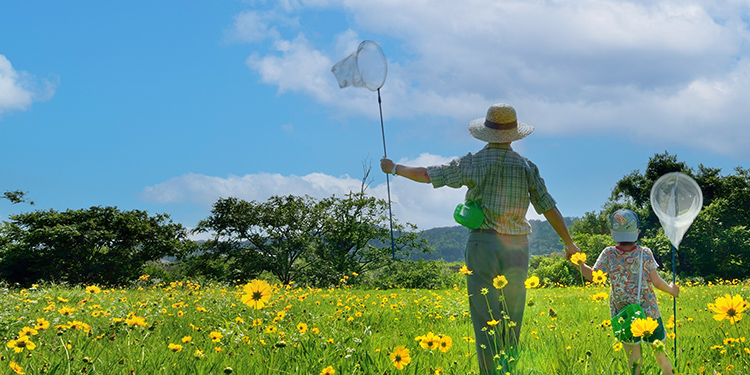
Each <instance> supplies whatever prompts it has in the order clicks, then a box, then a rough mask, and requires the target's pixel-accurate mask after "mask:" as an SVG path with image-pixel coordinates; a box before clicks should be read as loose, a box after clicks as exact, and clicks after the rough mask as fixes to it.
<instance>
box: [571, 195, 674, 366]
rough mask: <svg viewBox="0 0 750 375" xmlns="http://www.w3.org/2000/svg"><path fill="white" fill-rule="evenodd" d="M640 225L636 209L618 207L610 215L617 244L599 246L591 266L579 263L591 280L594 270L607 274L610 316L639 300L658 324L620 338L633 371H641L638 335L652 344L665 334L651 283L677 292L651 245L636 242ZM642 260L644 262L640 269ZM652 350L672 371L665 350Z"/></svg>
mask: <svg viewBox="0 0 750 375" xmlns="http://www.w3.org/2000/svg"><path fill="white" fill-rule="evenodd" d="M639 227H640V226H639V221H638V215H636V214H635V212H633V211H631V210H627V209H621V210H617V211H616V212H615V213H614V214H612V217H611V218H610V228H611V231H612V239H613V240H615V242H617V246H610V247H607V248H606V249H604V250H602V253H601V254H600V255H599V259H597V260H596V263H595V264H594V267H593V268H592V267H589V266H588V265H586V264H585V263H581V268H580V271H581V274H583V276H584V277H585V278H586V279H588V280H592V278H593V271H594V270H597V271H599V270H601V271H603V272H605V273H607V274H608V275H609V281H610V284H611V285H612V290H611V291H610V295H609V309H610V313H611V314H612V316H613V317H614V316H615V315H617V313H618V312H620V310H621V309H622V308H624V307H625V306H627V305H629V304H631V303H638V304H640V305H641V307H642V308H643V311H644V313H645V314H646V316H647V317H651V318H652V319H654V320H656V321H657V322H658V324H659V326H658V328H656V330H654V333H653V334H652V335H651V336H649V337H643V338H640V337H635V338H633V341H632V342H623V344H624V347H625V351H626V353H627V355H628V366H629V367H630V368H631V369H632V368H633V364H634V363H635V364H636V370H635V374H636V375H638V374H640V372H641V363H640V362H641V346H640V343H641V339H642V340H643V341H645V342H647V343H649V344H652V345H653V343H654V341H656V340H660V341H662V342H663V341H664V339H665V338H666V331H665V330H664V323H663V322H662V319H661V312H660V311H659V305H658V304H657V302H656V295H655V294H654V289H653V288H652V287H651V285H652V284H653V286H655V287H656V288H657V289H659V290H661V291H663V292H666V293H669V294H670V295H672V296H674V297H677V296H678V295H679V293H680V289H679V287H678V286H677V285H675V284H674V283H669V284H667V282H666V281H664V280H663V279H662V278H661V277H660V276H659V274H658V273H657V272H656V267H657V264H656V260H654V255H653V253H652V252H651V249H649V248H647V247H641V246H638V245H636V244H635V242H636V241H637V240H638V235H639V234H640V232H641V231H640V229H639ZM641 264H643V270H642V271H641V268H640V267H641ZM639 274H640V275H641V293H640V296H641V298H640V301H638V275H639ZM649 282H650V283H649ZM654 353H655V356H656V363H657V364H658V365H659V368H661V370H662V372H663V373H664V374H668V375H672V364H671V363H670V361H669V358H667V355H666V353H665V352H664V350H655V351H654Z"/></svg>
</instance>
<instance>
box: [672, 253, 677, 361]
mask: <svg viewBox="0 0 750 375" xmlns="http://www.w3.org/2000/svg"><path fill="white" fill-rule="evenodd" d="M675 250H676V249H675V247H674V245H672V284H676V283H677V274H676V273H675V269H676V268H675V260H674V259H675V256H674V254H675V253H676V251H675ZM672 311H673V312H674V322H673V323H674V327H673V329H674V367H675V368H676V367H677V298H675V297H674V296H672Z"/></svg>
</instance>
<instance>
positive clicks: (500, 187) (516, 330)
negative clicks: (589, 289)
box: [380, 104, 579, 374]
mask: <svg viewBox="0 0 750 375" xmlns="http://www.w3.org/2000/svg"><path fill="white" fill-rule="evenodd" d="M533 130H534V127H533V126H531V125H529V124H525V123H522V122H518V120H517V117H516V111H515V109H514V108H513V107H512V106H510V105H508V104H494V105H492V106H490V108H489V109H488V110H487V116H486V117H484V118H479V119H476V120H474V121H472V122H471V123H469V132H470V133H471V135H472V136H474V137H475V138H477V139H479V140H481V141H484V142H487V145H486V146H485V147H484V148H483V149H481V150H480V151H478V152H476V153H474V154H472V153H469V154H467V155H465V156H463V157H460V158H458V159H455V160H452V161H451V162H449V163H448V164H444V165H437V166H430V167H409V166H405V165H397V164H394V163H393V161H391V160H390V159H386V158H383V159H382V160H381V161H380V167H381V169H382V170H383V172H385V173H392V174H394V175H400V176H404V177H406V178H408V179H410V180H413V181H417V182H423V183H431V184H432V186H433V187H435V188H439V187H442V186H449V187H452V188H460V187H461V186H466V187H468V191H467V192H466V200H467V201H469V200H473V201H476V202H478V203H479V204H480V207H481V209H482V212H483V214H484V221H483V222H482V224H481V226H480V227H479V229H474V230H471V231H470V233H469V240H468V242H467V244H466V266H467V268H468V270H470V271H472V274H471V275H467V289H468V294H469V308H470V312H471V320H472V324H473V326H474V334H475V337H476V347H477V358H478V359H479V369H480V372H481V373H482V374H494V373H495V371H496V369H497V368H498V364H497V363H504V362H505V361H507V357H504V355H503V353H504V351H505V350H508V349H511V348H513V347H515V346H516V345H517V344H518V340H519V337H520V333H521V322H522V321H523V312H524V307H525V305H526V288H525V285H524V281H526V278H527V276H528V275H527V274H528V267H529V242H528V235H529V234H530V233H531V225H529V223H528V221H527V220H526V212H527V211H528V208H529V203H531V204H532V205H533V206H534V209H535V210H536V211H537V212H538V213H540V214H542V215H544V217H545V218H546V219H547V221H548V222H549V223H550V224H551V225H552V228H553V229H554V230H555V231H556V232H557V234H558V235H559V236H560V238H562V240H563V242H564V244H565V251H566V253H567V254H568V256H570V255H571V254H573V253H575V252H578V251H579V250H578V247H577V246H576V245H575V244H574V243H573V240H572V239H571V237H570V234H569V233H568V229H567V227H566V226H565V222H564V220H563V217H562V214H561V213H560V211H559V210H558V209H557V206H556V202H555V200H554V199H553V198H552V196H551V195H550V194H549V193H548V192H547V188H546V187H545V185H544V180H543V179H542V178H541V176H540V175H539V170H538V169H537V167H536V165H534V163H532V162H531V161H530V160H528V159H526V158H524V157H523V156H521V155H519V154H518V153H516V152H515V151H513V149H512V148H511V142H513V141H517V140H520V139H523V138H524V137H526V136H527V135H529V134H530V133H531V132H532V131H533ZM498 276H504V277H505V279H506V280H507V285H503V284H504V282H499V283H495V284H494V286H493V280H495V279H496V278H497V277H498ZM500 280H502V279H500ZM501 295H502V298H501ZM506 316H507V318H505V317H506ZM488 322H490V323H489V324H488ZM495 359H498V362H494V361H495ZM502 367H505V365H503V366H502ZM503 373H504V372H503Z"/></svg>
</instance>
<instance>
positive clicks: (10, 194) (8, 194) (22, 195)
mask: <svg viewBox="0 0 750 375" xmlns="http://www.w3.org/2000/svg"><path fill="white" fill-rule="evenodd" d="M2 197H3V198H5V199H7V200H9V201H10V203H13V204H18V203H23V202H26V192H23V191H21V190H14V191H5V192H4V193H3V196H2ZM29 204H30V205H32V206H33V205H34V201H29Z"/></svg>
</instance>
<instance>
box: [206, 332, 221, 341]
mask: <svg viewBox="0 0 750 375" xmlns="http://www.w3.org/2000/svg"><path fill="white" fill-rule="evenodd" d="M208 337H210V338H211V341H213V342H219V341H221V338H222V337H224V335H222V334H221V332H217V331H213V332H211V333H209V334H208Z"/></svg>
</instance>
